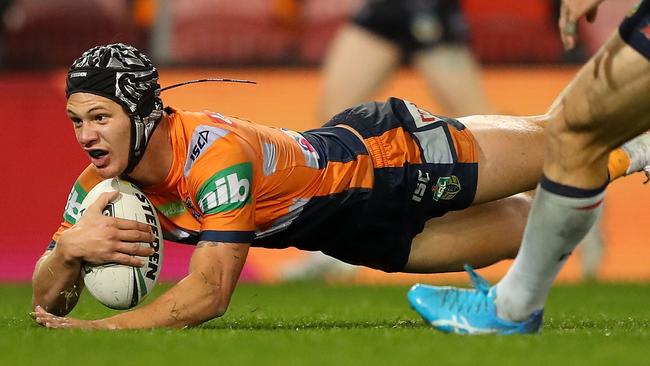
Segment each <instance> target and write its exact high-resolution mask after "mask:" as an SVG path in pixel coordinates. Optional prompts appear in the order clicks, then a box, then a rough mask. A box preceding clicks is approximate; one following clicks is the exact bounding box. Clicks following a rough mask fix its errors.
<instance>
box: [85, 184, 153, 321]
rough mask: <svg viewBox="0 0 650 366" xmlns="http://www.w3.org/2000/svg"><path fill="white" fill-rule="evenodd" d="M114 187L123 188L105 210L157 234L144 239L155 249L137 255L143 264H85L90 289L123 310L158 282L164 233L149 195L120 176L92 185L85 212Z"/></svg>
mask: <svg viewBox="0 0 650 366" xmlns="http://www.w3.org/2000/svg"><path fill="white" fill-rule="evenodd" d="M111 191H118V192H120V194H119V197H118V198H116V199H115V200H114V201H113V202H111V203H109V204H108V205H107V206H106V207H105V208H104V211H103V214H104V215H105V216H113V217H118V218H123V219H129V220H135V221H139V222H143V223H146V224H148V225H150V226H151V231H152V232H153V234H154V241H153V242H152V243H140V245H146V246H150V247H152V248H153V249H154V250H155V252H154V254H153V255H151V256H149V257H137V258H139V259H141V260H142V261H144V266H143V267H140V268H138V267H131V266H126V265H121V264H115V263H107V264H102V265H92V264H84V265H83V266H82V268H81V272H82V276H83V279H84V283H85V285H86V288H87V289H88V291H90V293H91V294H92V295H93V296H94V297H95V298H96V299H97V300H99V302H101V303H102V304H104V305H106V306H108V307H109V308H111V309H118V310H123V309H129V308H132V307H134V306H136V305H138V304H139V303H140V302H141V301H142V299H144V298H145V296H147V294H148V293H149V292H151V290H152V289H153V288H154V286H155V285H156V282H158V277H159V276H160V271H161V269H162V259H163V235H162V230H161V228H160V221H159V219H158V215H156V209H155V207H154V206H153V205H152V204H151V202H150V201H149V199H148V198H147V196H145V195H144V193H142V191H140V189H138V187H136V186H135V185H133V184H131V183H130V182H127V181H124V180H121V179H118V178H113V179H107V180H104V181H102V182H101V183H99V184H98V185H96V186H95V187H94V188H93V189H91V190H90V192H88V195H86V197H85V198H84V200H83V202H82V203H81V215H83V214H84V212H85V211H86V209H87V208H88V206H90V205H91V204H92V203H93V202H95V201H96V200H97V198H98V197H99V196H100V195H101V194H102V193H104V192H111Z"/></svg>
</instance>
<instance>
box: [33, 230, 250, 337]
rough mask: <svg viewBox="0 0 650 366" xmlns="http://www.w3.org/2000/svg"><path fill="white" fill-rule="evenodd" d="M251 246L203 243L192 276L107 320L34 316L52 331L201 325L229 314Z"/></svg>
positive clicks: (38, 313)
mask: <svg viewBox="0 0 650 366" xmlns="http://www.w3.org/2000/svg"><path fill="white" fill-rule="evenodd" d="M249 247H250V245H248V244H239V243H238V244H230V243H215V242H206V241H202V242H199V244H198V245H197V248H196V249H195V250H194V253H193V254H192V259H191V261H190V272H189V274H188V275H187V276H186V277H185V278H184V279H182V280H181V281H180V282H179V283H177V284H176V285H175V286H174V287H172V288H171V289H169V290H168V291H167V292H165V293H164V294H162V295H161V296H160V297H158V298H157V299H156V300H155V301H153V302H152V303H150V304H148V305H146V306H143V307H141V308H138V309H135V310H132V311H128V312H124V313H121V314H118V315H115V316H113V317H110V318H106V319H99V320H78V319H73V318H64V317H60V316H55V315H52V314H50V313H48V312H46V311H45V310H43V309H40V308H37V309H36V310H35V311H34V313H32V316H33V317H34V319H35V320H36V322H38V323H39V324H41V325H44V326H47V327H50V328H95V329H100V328H101V329H136V328H161V327H177V328H180V327H185V326H191V325H198V324H201V323H203V322H205V321H208V320H210V319H213V318H216V317H219V316H221V315H223V314H224V313H225V312H226V309H227V308H228V304H229V303H230V298H231V296H232V293H233V291H234V290H235V286H236V284H237V280H238V279H239V274H240V273H241V270H242V268H243V266H244V262H245V261H246V256H247V255H248V248H249Z"/></svg>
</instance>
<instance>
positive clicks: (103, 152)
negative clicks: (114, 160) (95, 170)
mask: <svg viewBox="0 0 650 366" xmlns="http://www.w3.org/2000/svg"><path fill="white" fill-rule="evenodd" d="M106 154H108V151H106V150H100V149H93V150H89V151H88V155H90V156H91V157H93V158H95V159H99V158H101V157H102V156H104V155H106Z"/></svg>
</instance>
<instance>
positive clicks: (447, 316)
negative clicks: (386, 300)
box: [408, 265, 544, 334]
mask: <svg viewBox="0 0 650 366" xmlns="http://www.w3.org/2000/svg"><path fill="white" fill-rule="evenodd" d="M465 270H466V271H467V272H468V273H469V276H470V279H471V280H472V285H473V286H474V288H473V289H465V288H456V287H449V286H444V287H442V286H429V285H422V284H416V285H414V286H413V287H411V289H410V290H409V292H408V300H409V303H411V307H412V308H413V310H415V311H417V312H418V314H420V316H422V318H423V319H424V320H425V321H426V322H427V323H428V324H431V326H433V327H434V328H436V329H438V330H440V331H442V332H445V333H458V334H523V333H537V332H539V331H540V328H541V325H542V317H543V314H544V310H543V309H542V310H537V311H535V312H534V313H533V314H531V315H530V317H529V318H528V319H526V320H524V321H521V322H512V321H508V320H505V319H501V318H499V316H498V315H497V312H496V306H495V304H494V299H495V295H496V287H490V284H489V283H488V282H487V281H486V280H485V279H484V278H483V277H481V276H479V275H478V273H476V272H474V270H473V269H472V267H470V266H468V265H465Z"/></svg>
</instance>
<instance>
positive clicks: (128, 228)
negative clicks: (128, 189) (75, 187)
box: [32, 192, 153, 315]
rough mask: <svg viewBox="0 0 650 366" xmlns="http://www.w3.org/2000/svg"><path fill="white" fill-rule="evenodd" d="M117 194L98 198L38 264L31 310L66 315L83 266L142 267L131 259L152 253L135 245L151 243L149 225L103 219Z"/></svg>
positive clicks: (75, 296) (76, 292)
mask: <svg viewBox="0 0 650 366" xmlns="http://www.w3.org/2000/svg"><path fill="white" fill-rule="evenodd" d="M117 194H118V193H117V192H112V193H104V194H103V195H101V196H100V197H99V198H98V199H97V201H96V202H95V203H94V204H92V205H91V206H89V207H88V209H87V210H86V213H85V214H84V215H83V216H82V217H81V218H80V219H79V221H78V222H77V223H76V224H75V225H73V226H72V227H71V228H70V229H68V230H66V231H64V232H63V233H62V234H61V236H60V237H59V240H58V241H57V244H56V247H55V248H54V249H53V250H48V251H47V252H45V254H43V256H41V258H40V259H39V260H38V262H37V263H36V267H35V268H34V274H33V276H32V308H35V307H36V306H40V307H41V308H43V309H45V310H47V311H49V312H50V313H52V314H56V315H65V314H68V313H69V312H70V311H71V310H72V309H73V308H74V306H75V305H76V303H77V300H78V298H79V294H80V293H81V289H82V281H81V264H82V262H88V263H94V264H103V263H111V262H113V263H119V264H126V265H130V266H142V265H143V264H144V263H143V262H142V261H141V260H139V259H136V258H134V257H133V256H134V255H138V256H148V255H151V254H152V252H153V249H151V248H149V247H142V246H140V244H138V242H150V241H152V240H153V235H152V234H151V229H150V228H149V226H148V225H146V224H143V223H139V222H137V221H132V220H124V219H116V218H114V217H106V216H103V215H102V209H103V208H104V207H105V206H106V205H107V204H108V203H109V202H111V201H112V200H114V199H115V198H117Z"/></svg>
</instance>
